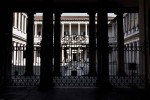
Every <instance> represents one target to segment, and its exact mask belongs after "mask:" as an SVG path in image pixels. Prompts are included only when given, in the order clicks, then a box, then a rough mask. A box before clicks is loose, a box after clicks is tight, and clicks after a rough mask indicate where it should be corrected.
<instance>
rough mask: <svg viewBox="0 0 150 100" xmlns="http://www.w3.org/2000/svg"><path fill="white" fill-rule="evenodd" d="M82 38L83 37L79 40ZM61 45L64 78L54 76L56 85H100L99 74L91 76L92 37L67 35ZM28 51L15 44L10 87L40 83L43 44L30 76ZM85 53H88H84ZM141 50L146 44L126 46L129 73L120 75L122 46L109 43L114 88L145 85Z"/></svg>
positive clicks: (35, 49) (126, 66)
mask: <svg viewBox="0 0 150 100" xmlns="http://www.w3.org/2000/svg"><path fill="white" fill-rule="evenodd" d="M79 37H80V38H81V39H77V38H79ZM74 39H75V40H74ZM80 41H81V42H80ZM83 41H84V42H83ZM68 43H69V45H68ZM61 48H62V53H61V57H62V59H61V62H60V63H61V64H60V65H61V67H60V68H61V69H60V71H61V73H62V75H61V76H60V77H53V82H54V85H55V86H56V87H67V86H68V87H93V86H96V81H97V77H91V76H88V72H89V60H88V57H89V53H88V50H89V49H88V38H86V37H84V36H78V35H75V36H74V37H73V36H66V37H64V38H62V41H61ZM69 48H71V49H69ZM78 48H80V49H78ZM25 50H26V47H25V46H14V47H13V48H12V67H11V75H10V76H11V77H10V78H11V79H10V82H9V85H10V86H37V85H38V84H39V82H40V47H39V46H38V47H34V64H33V65H34V66H33V72H34V75H33V76H30V77H25V76H24V73H25V70H26V58H25ZM69 50H70V51H71V52H69ZM79 50H80V51H79ZM85 50H86V52H85ZM78 51H79V52H78ZM65 52H66V54H65ZM83 52H84V54H85V55H83V54H82V53H83ZM141 52H143V47H139V46H134V47H133V46H125V47H124V72H125V73H126V76H118V75H117V73H118V67H119V66H118V60H117V56H118V47H117V46H116V45H109V80H110V82H111V84H112V85H113V86H114V87H116V88H132V87H138V88H143V87H144V86H145V73H144V67H143V66H142V62H143V60H142V59H141V58H140V53H141ZM69 53H70V56H69ZM74 54H75V55H76V58H75V57H74V56H75V55H74ZM62 55H63V56H62Z"/></svg>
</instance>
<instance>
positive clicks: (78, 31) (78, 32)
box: [77, 23, 81, 35]
mask: <svg viewBox="0 0 150 100" xmlns="http://www.w3.org/2000/svg"><path fill="white" fill-rule="evenodd" d="M80 34H81V33H80V23H78V34H77V35H80Z"/></svg>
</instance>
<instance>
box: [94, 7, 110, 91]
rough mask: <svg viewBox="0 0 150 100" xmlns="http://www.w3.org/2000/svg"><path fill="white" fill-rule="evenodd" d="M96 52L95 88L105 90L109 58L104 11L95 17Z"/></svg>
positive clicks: (107, 85)
mask: <svg viewBox="0 0 150 100" xmlns="http://www.w3.org/2000/svg"><path fill="white" fill-rule="evenodd" d="M97 18H98V21H97V49H98V50H97V51H98V81H97V86H98V87H100V88H102V89H106V90H107V88H110V86H111V85H110V82H109V58H108V53H109V52H108V24H107V23H108V20H107V11H106V10H105V9H103V10H101V11H99V12H98V15H97Z"/></svg>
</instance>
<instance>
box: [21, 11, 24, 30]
mask: <svg viewBox="0 0 150 100" xmlns="http://www.w3.org/2000/svg"><path fill="white" fill-rule="evenodd" d="M21 17H22V18H21V19H22V25H21V26H22V29H21V31H22V32H24V15H23V14H22V16H21Z"/></svg>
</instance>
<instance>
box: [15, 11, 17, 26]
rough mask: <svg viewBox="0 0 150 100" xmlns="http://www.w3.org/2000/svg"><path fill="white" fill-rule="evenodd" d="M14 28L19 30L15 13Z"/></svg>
mask: <svg viewBox="0 0 150 100" xmlns="http://www.w3.org/2000/svg"><path fill="white" fill-rule="evenodd" d="M14 27H15V28H17V13H16V12H15V20H14Z"/></svg>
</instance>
